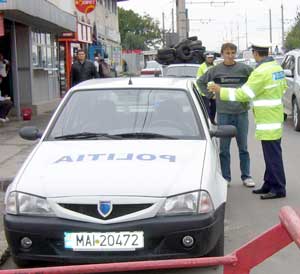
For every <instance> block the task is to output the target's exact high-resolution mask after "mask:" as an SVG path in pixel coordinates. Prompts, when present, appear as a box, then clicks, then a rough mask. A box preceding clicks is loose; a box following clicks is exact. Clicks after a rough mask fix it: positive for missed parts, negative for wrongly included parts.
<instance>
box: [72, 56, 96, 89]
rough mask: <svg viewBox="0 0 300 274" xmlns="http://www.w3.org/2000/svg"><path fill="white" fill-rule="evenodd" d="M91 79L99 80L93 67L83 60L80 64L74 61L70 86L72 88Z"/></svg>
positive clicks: (90, 63) (89, 62)
mask: <svg viewBox="0 0 300 274" xmlns="http://www.w3.org/2000/svg"><path fill="white" fill-rule="evenodd" d="M93 78H99V75H98V73H97V70H96V67H95V65H94V64H93V63H92V62H91V61H88V60H85V61H84V62H83V63H82V64H81V63H80V62H78V61H75V62H74V63H73V65H72V69H71V84H72V87H73V86H75V85H77V84H79V83H80V82H83V81H85V80H90V79H93Z"/></svg>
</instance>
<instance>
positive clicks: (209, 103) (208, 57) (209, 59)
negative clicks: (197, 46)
mask: <svg viewBox="0 0 300 274" xmlns="http://www.w3.org/2000/svg"><path fill="white" fill-rule="evenodd" d="M204 57H205V62H203V63H202V64H201V65H200V67H199V69H198V71H197V76H196V78H197V80H198V79H199V78H200V77H201V76H202V75H203V74H204V73H205V72H206V71H207V70H208V69H210V68H212V67H213V66H214V60H215V55H214V54H213V53H212V52H205V53H204ZM198 90H199V92H200V94H201V95H202V99H203V101H204V104H205V106H206V109H207V112H208V114H209V118H210V120H211V122H212V123H213V124H215V117H216V98H211V99H209V98H207V97H206V96H205V94H204V93H203V92H202V91H201V89H200V88H199V86H198Z"/></svg>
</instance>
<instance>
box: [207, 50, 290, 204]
mask: <svg viewBox="0 0 300 274" xmlns="http://www.w3.org/2000/svg"><path fill="white" fill-rule="evenodd" d="M252 53H253V57H254V59H255V61H256V62H257V66H256V68H255V70H254V71H253V72H252V73H251V75H250V77H249V79H248V81H247V82H246V83H245V84H244V85H243V86H242V87H241V88H238V89H234V88H221V87H220V86H219V85H216V84H213V85H210V86H209V91H210V92H215V93H216V94H218V93H219V94H218V95H217V96H220V99H221V100H224V101H239V102H249V101H252V102H253V112H254V118H255V123H256V132H255V136H256V138H257V139H258V140H261V143H262V149H263V154H264V160H265V165H266V169H265V174H264V183H263V185H262V187H261V188H259V189H255V190H253V191H252V192H253V193H254V194H261V196H260V197H261V199H263V200H265V199H276V198H282V197H285V196H286V180H285V173H284V168H283V161H282V150H281V137H282V130H283V104H282V96H283V94H284V92H285V90H286V88H287V84H286V80H285V76H284V72H283V70H282V67H281V66H280V65H278V63H277V62H276V61H275V60H274V59H273V58H272V57H269V56H268V53H269V45H260V44H253V45H252Z"/></svg>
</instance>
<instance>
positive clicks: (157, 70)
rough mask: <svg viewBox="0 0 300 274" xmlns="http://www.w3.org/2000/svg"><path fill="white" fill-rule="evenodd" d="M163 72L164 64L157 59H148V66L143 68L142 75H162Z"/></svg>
mask: <svg viewBox="0 0 300 274" xmlns="http://www.w3.org/2000/svg"><path fill="white" fill-rule="evenodd" d="M162 74H163V66H162V65H161V64H159V63H158V62H156V61H147V62H146V67H145V68H144V69H142V70H141V75H142V76H146V75H147V76H160V75H162Z"/></svg>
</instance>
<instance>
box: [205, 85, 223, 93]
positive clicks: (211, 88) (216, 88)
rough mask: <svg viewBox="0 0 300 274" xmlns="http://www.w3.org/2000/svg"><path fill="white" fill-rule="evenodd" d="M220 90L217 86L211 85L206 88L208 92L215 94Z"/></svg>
mask: <svg viewBox="0 0 300 274" xmlns="http://www.w3.org/2000/svg"><path fill="white" fill-rule="evenodd" d="M220 89H221V87H220V86H219V85H217V84H211V85H209V86H208V90H209V92H214V93H217V92H220Z"/></svg>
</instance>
